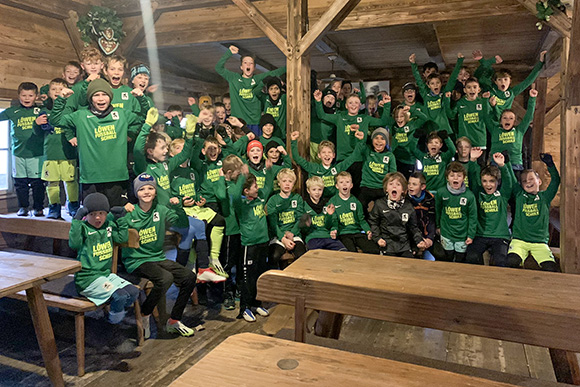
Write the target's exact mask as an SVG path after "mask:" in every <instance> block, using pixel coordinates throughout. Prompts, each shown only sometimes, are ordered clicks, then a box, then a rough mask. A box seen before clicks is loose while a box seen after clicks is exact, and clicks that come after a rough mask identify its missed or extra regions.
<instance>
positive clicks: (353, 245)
mask: <svg viewBox="0 0 580 387" xmlns="http://www.w3.org/2000/svg"><path fill="white" fill-rule="evenodd" d="M338 239H340V241H341V242H342V244H343V245H344V247H346V249H347V250H348V251H352V252H353V253H356V252H358V250H357V247H358V248H360V249H361V250H362V252H363V253H367V254H378V253H379V245H377V244H376V243H375V242H373V241H369V239H368V237H367V235H366V234H361V233H358V234H346V235H340V236H339V237H338Z"/></svg>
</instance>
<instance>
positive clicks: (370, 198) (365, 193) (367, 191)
mask: <svg viewBox="0 0 580 387" xmlns="http://www.w3.org/2000/svg"><path fill="white" fill-rule="evenodd" d="M384 196H385V191H384V190H383V189H382V188H367V187H360V191H359V194H358V196H357V198H358V200H359V201H360V203H361V204H362V208H363V211H364V214H365V218H366V219H368V216H369V203H370V202H374V201H375V200H377V199H380V198H382V197H384Z"/></svg>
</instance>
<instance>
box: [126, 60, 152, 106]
mask: <svg viewBox="0 0 580 387" xmlns="http://www.w3.org/2000/svg"><path fill="white" fill-rule="evenodd" d="M150 80H151V70H150V69H149V67H147V65H145V64H143V63H140V64H138V65H136V66H133V67H131V85H132V86H133V89H139V90H141V93H142V94H143V96H144V97H145V101H144V102H141V103H140V105H141V114H140V115H141V116H143V117H145V115H146V114H147V112H148V111H149V109H151V108H152V107H155V103H154V102H153V99H152V98H151V97H150V96H149V95H147V92H150V93H152V92H154V91H155V90H156V89H157V87H156V86H151V87H149V81H150Z"/></svg>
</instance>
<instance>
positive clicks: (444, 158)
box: [411, 130, 455, 194]
mask: <svg viewBox="0 0 580 387" xmlns="http://www.w3.org/2000/svg"><path fill="white" fill-rule="evenodd" d="M421 136H422V131H416V132H415V134H414V135H413V139H412V146H411V149H412V150H413V154H414V155H415V157H416V158H417V159H418V160H419V161H420V162H421V164H423V174H424V175H425V180H426V181H427V190H429V192H431V193H433V194H434V193H435V192H437V190H438V189H439V188H441V187H442V186H444V185H445V168H446V167H447V164H449V162H450V161H451V159H452V158H453V155H454V154H455V145H453V141H452V140H451V139H450V138H449V135H448V134H447V132H446V131H445V130H440V131H438V132H432V133H431V134H430V135H429V136H428V137H427V141H426V142H427V152H423V151H422V150H420V149H419V147H418V146H417V145H418V142H419V140H418V139H417V138H418V137H421ZM443 141H445V144H446V145H447V150H446V151H445V152H442V151H441V149H442V148H443Z"/></svg>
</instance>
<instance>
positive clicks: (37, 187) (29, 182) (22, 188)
mask: <svg viewBox="0 0 580 387" xmlns="http://www.w3.org/2000/svg"><path fill="white" fill-rule="evenodd" d="M14 188H15V190H16V197H17V198H18V207H20V208H28V207H29V206H30V200H29V195H30V193H29V192H30V190H31V189H32V199H33V200H34V203H33V205H32V208H33V209H35V210H40V211H42V209H43V208H44V181H42V179H34V178H30V177H22V178H20V177H18V178H17V177H15V178H14Z"/></svg>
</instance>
